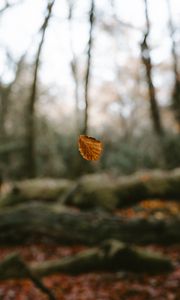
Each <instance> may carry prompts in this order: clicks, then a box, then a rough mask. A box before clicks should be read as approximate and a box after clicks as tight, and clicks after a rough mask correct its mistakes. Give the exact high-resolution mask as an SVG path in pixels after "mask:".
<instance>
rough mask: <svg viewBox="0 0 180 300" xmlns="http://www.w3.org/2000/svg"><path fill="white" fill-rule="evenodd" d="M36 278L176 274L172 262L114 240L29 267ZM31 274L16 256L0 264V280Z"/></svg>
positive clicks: (161, 256) (24, 276) (158, 255)
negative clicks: (101, 273)
mask: <svg viewBox="0 0 180 300" xmlns="http://www.w3.org/2000/svg"><path fill="white" fill-rule="evenodd" d="M29 269H30V272H31V273H32V274H34V275H35V276H36V277H44V276H47V275H51V274H55V273H66V274H71V275H77V274H81V273H88V272H94V271H119V270H127V271H132V272H146V273H162V272H168V271H171V270H173V265H172V263H171V261H170V260H169V259H168V258H167V257H165V256H163V255H161V254H157V253H156V254H154V253H153V252H147V251H144V250H142V249H140V248H138V247H133V246H127V245H126V244H124V243H121V242H118V241H115V240H111V241H107V242H104V243H103V244H102V246H101V247H99V248H94V249H90V250H86V251H82V252H81V253H78V254H76V255H74V256H70V257H65V258H62V259H60V260H54V261H47V262H43V263H35V264H33V265H31V266H30V267H29ZM26 277H28V273H27V271H26V269H24V268H22V262H21V259H20V257H19V256H18V255H17V254H13V255H10V256H8V257H6V258H5V259H4V261H2V262H0V279H1V280H4V279H12V278H13V279H14V278H26Z"/></svg>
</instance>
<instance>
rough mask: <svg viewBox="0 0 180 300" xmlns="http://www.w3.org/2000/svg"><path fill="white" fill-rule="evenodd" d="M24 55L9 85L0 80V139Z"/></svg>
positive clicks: (2, 138) (3, 132)
mask: <svg viewBox="0 0 180 300" xmlns="http://www.w3.org/2000/svg"><path fill="white" fill-rule="evenodd" d="M8 7H9V6H8ZM7 56H8V58H9V59H10V60H11V59H12V58H11V57H10V55H8V54H7ZM24 57H25V54H23V55H22V56H21V57H20V59H19V61H18V62H17V63H16V72H15V77H14V79H13V80H12V82H11V83H9V85H7V86H6V85H5V84H3V83H2V82H0V139H1V141H4V140H5V139H6V119H7V113H8V108H9V101H10V96H11V91H12V89H13V87H14V85H15V84H16V82H17V79H18V78H19V75H20V73H21V70H22V65H23V63H24Z"/></svg>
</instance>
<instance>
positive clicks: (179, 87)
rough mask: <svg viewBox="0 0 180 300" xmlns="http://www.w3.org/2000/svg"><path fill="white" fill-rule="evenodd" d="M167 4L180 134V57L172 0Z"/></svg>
mask: <svg viewBox="0 0 180 300" xmlns="http://www.w3.org/2000/svg"><path fill="white" fill-rule="evenodd" d="M166 2H167V8H168V14H169V31H170V36H171V41H172V46H171V52H172V58H173V72H174V88H173V94H172V106H173V110H174V116H175V120H176V121H177V124H178V129H179V132H180V75H179V72H178V56H177V53H176V41H175V38H174V31H175V29H174V26H173V21H172V14H171V5H170V0H166Z"/></svg>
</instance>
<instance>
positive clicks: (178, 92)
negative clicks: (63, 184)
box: [0, 0, 180, 179]
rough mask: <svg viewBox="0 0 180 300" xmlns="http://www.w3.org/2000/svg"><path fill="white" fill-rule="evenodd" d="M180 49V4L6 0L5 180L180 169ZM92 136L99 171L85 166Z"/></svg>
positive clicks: (0, 130) (1, 45)
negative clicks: (83, 144) (81, 145)
mask: <svg viewBox="0 0 180 300" xmlns="http://www.w3.org/2000/svg"><path fill="white" fill-rule="evenodd" d="M179 41H180V5H179V1H178V0H159V1H155V0H150V1H146V0H134V1H130V0H129V1H126V2H125V3H124V2H123V1H115V0H114V1H113V0H104V1H95V2H94V1H83V0H77V1H73V0H66V1H65V0H61V1H59V0H56V1H49V2H47V1H45V0H42V1H35V0H24V1H23V0H22V1H21V0H20V1H18V0H17V1H15V0H12V1H3V0H2V1H1V3H0V122H1V123H0V124H1V126H0V170H1V174H2V175H3V177H4V178H6V179H11V178H13V179H19V178H27V177H31V178H32V177H36V176H40V177H44V176H46V177H47V176H51V177H62V176H63V177H76V176H79V175H81V174H82V173H84V172H97V171H98V172H101V171H102V172H108V173H112V174H131V173H133V172H135V171H137V170H139V169H153V168H161V169H173V168H175V167H177V166H180V151H179V149H180V139H179V132H180V75H179V72H180V71H179V56H180V42H179ZM82 133H83V134H88V135H91V136H95V137H97V138H100V139H101V140H102V142H103V143H104V153H103V156H102V159H101V160H100V161H99V162H98V163H95V164H92V165H91V164H89V163H88V164H87V163H86V162H84V161H83V163H82V159H79V153H78V148H77V138H78V136H79V134H82ZM82 164H83V166H82Z"/></svg>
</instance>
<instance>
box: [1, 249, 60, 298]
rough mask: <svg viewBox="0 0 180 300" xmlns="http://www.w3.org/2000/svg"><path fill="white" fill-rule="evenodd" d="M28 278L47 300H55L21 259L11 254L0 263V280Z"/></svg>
mask: <svg viewBox="0 0 180 300" xmlns="http://www.w3.org/2000/svg"><path fill="white" fill-rule="evenodd" d="M16 278H28V279H30V280H31V281H32V282H33V283H34V285H35V286H36V287H37V288H38V289H39V290H41V291H42V292H43V293H44V294H46V296H48V299H49V300H56V298H55V296H54V294H53V293H52V292H51V290H50V289H49V288H48V287H46V286H45V285H44V283H43V282H42V281H41V280H40V279H39V277H38V276H36V275H35V274H34V272H33V271H32V270H31V268H29V267H28V265H27V264H26V263H25V262H24V261H23V260H22V259H21V257H20V256H19V255H18V254H16V253H13V254H11V255H8V256H7V257H6V258H5V259H4V260H3V261H2V262H0V279H3V280H5V279H16Z"/></svg>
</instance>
